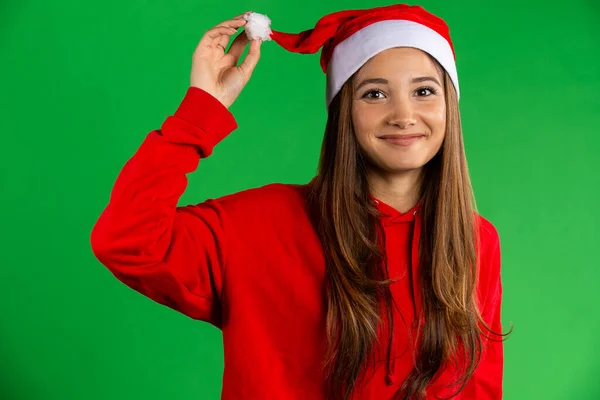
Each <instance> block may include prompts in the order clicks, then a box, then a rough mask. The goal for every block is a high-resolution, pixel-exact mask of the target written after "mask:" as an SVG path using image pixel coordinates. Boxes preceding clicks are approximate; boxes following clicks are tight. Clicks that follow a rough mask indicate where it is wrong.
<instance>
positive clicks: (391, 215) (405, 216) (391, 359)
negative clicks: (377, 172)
mask: <svg viewBox="0 0 600 400" xmlns="http://www.w3.org/2000/svg"><path fill="white" fill-rule="evenodd" d="M371 198H372V200H373V202H374V204H375V206H376V208H377V210H378V211H379V213H380V220H381V223H382V226H383V229H384V235H385V245H386V249H387V251H386V255H387V257H388V258H391V257H404V258H406V259H407V260H408V266H407V270H408V271H406V272H408V274H406V275H405V276H404V277H403V278H401V279H408V280H409V282H408V288H409V293H408V295H409V298H410V302H411V304H397V305H398V307H399V308H401V309H406V308H410V309H412V313H413V320H412V321H406V322H407V325H408V326H409V327H410V328H411V329H412V331H413V332H416V331H417V328H418V325H419V321H421V320H422V316H421V315H419V314H420V311H419V310H420V309H421V308H420V290H419V285H418V260H419V254H418V252H419V239H420V235H421V225H422V222H421V213H420V211H421V204H420V203H418V204H417V205H415V206H414V207H413V208H411V209H410V210H408V211H407V212H404V213H402V212H400V211H398V210H396V209H395V208H393V207H392V206H390V205H388V204H386V203H384V202H383V201H381V200H379V199H377V198H375V197H371ZM401 224H405V225H403V226H400V225H401ZM407 229H408V233H409V234H408V243H405V244H404V247H400V245H401V244H400V243H399V244H398V247H397V248H398V249H399V250H398V251H395V249H396V247H393V246H394V245H395V244H394V242H393V240H394V239H395V235H394V233H395V231H396V230H402V231H403V232H405V231H406V230H407ZM404 240H405V239H404ZM391 249H394V251H391ZM406 249H408V254H402V253H404V252H405V251H406ZM399 252H400V253H399ZM392 275H394V272H393V271H392V270H390V278H392V279H395V278H398V276H392ZM404 287H406V286H404ZM397 290H401V289H396V288H395V287H394V285H393V284H392V290H391V291H392V297H393V298H394V301H395V302H396V303H398V299H401V300H400V301H401V302H403V303H404V302H406V299H407V296H406V294H400V293H398V292H397ZM402 290H403V289H402ZM392 306H393V305H392ZM393 315H394V312H392V317H393ZM398 322H399V321H393V324H394V325H393V326H394V331H393V332H392V336H391V338H390V340H389V348H388V349H387V351H386V353H387V359H386V383H387V384H388V385H392V384H394V382H395V373H396V371H395V366H396V359H397V358H398V355H397V351H398V350H397V343H396V340H397V335H399V334H400V333H399V332H398V329H399V324H398ZM400 326H401V327H402V328H403V325H400Z"/></svg>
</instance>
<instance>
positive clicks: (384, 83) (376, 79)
mask: <svg viewBox="0 0 600 400" xmlns="http://www.w3.org/2000/svg"><path fill="white" fill-rule="evenodd" d="M369 83H379V84H382V85H387V84H388V83H389V82H388V80H387V79H383V78H371V79H365V80H364V81H362V82H361V83H360V84H359V85H358V86H357V87H356V90H358V89H360V88H361V87H363V86H365V85H368V84H369Z"/></svg>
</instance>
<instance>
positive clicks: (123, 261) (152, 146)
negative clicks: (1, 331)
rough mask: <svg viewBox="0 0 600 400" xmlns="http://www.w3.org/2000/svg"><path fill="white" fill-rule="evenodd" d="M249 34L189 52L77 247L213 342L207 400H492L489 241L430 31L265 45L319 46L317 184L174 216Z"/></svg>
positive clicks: (495, 333) (497, 284)
mask: <svg viewBox="0 0 600 400" xmlns="http://www.w3.org/2000/svg"><path fill="white" fill-rule="evenodd" d="M254 17H255V18H254ZM248 21H250V22H248ZM251 23H252V24H254V23H258V24H259V23H260V16H256V15H254V16H252V15H244V16H240V17H236V18H234V19H232V20H229V21H225V22H223V23H221V24H219V25H217V26H216V27H214V28H213V29H211V30H209V31H207V32H206V34H205V35H204V37H203V38H202V39H201V40H200V43H199V44H198V47H197V49H196V50H195V53H194V57H193V65H192V72H191V85H190V87H189V89H188V90H187V93H186V94H185V97H184V98H183V100H182V102H181V104H180V106H179V108H178V109H177V110H176V111H175V113H174V115H172V116H170V117H168V118H167V119H166V120H165V122H164V123H163V125H162V127H161V129H158V130H154V131H152V132H150V133H149V134H148V135H147V137H146V138H145V140H144V141H143V143H142V144H141V146H140V148H139V149H138V150H137V152H136V153H135V154H134V155H133V157H132V158H131V159H130V160H129V161H128V162H127V163H126V165H125V166H124V168H123V170H122V171H121V173H120V174H119V176H118V178H117V181H116V183H115V186H114V189H113V191H112V194H111V197H110V201H109V204H108V206H107V207H106V209H105V210H104V211H103V213H102V215H101V216H100V218H99V220H98V221H97V223H96V225H95V227H94V229H93V232H92V236H91V241H92V247H93V251H94V253H95V255H96V257H97V258H98V259H99V260H100V261H101V262H102V263H103V264H104V265H105V266H106V267H107V268H108V269H109V270H110V271H111V272H112V273H113V274H114V275H115V277H116V278H118V279H119V280H120V281H122V282H123V283H125V284H126V285H128V286H129V287H131V288H133V289H135V290H136V291H139V292H140V293H142V294H144V295H145V296H148V297H149V298H151V299H153V300H154V301H156V302H158V303H161V304H164V305H166V306H168V307H171V308H173V309H175V310H177V311H179V312H181V313H183V314H185V315H188V316H190V317H191V318H194V319H198V320H202V321H207V322H209V323H211V324H214V325H215V326H217V327H218V328H220V329H221V330H222V332H223V345H224V355H225V371H224V377H223V391H222V398H223V399H235V400H239V399H278V400H279V399H286V400H295V399H298V400H300V399H302V400H305V399H311V400H312V399H316V400H318V399H338V398H339V399H349V398H352V399H361V400H366V399H377V400H380V399H423V398H426V399H434V398H437V397H442V398H443V397H446V398H450V397H452V396H454V395H455V397H454V398H455V399H477V400H486V399H500V398H501V397H502V374H503V372H502V370H503V348H502V341H501V339H502V335H501V328H502V326H501V322H500V312H501V296H502V285H501V279H500V243H499V238H498V233H497V231H496V229H495V228H494V226H493V225H492V224H491V223H490V222H489V221H487V220H486V219H484V218H483V217H482V216H480V215H479V214H477V213H476V211H475V203H474V201H473V193H472V189H471V184H470V181H469V174H468V170H467V163H466V159H465V152H464V147H463V138H462V131H461V124H460V116H459V108H458V93H459V91H458V78H457V74H456V67H455V63H454V50H453V47H452V43H451V41H450V37H449V33H448V28H447V26H446V24H445V23H444V22H443V21H442V20H441V19H439V18H438V17H436V16H434V15H432V14H430V13H428V12H427V11H425V10H424V9H422V8H421V7H417V6H407V5H394V6H389V7H381V8H375V9H370V10H358V11H356V10H354V11H342V12H339V13H334V14H331V15H328V16H326V17H324V18H322V19H321V20H320V21H319V23H318V24H317V25H316V26H315V28H314V29H311V30H309V31H306V32H303V33H301V34H298V35H291V34H283V33H280V32H272V31H269V33H268V34H269V36H268V37H267V39H273V40H275V41H276V42H277V43H279V44H280V45H282V46H283V47H285V48H286V49H288V50H290V51H296V52H300V53H307V52H315V51H317V50H318V49H319V48H321V47H322V48H323V51H322V55H321V65H322V67H323V70H324V71H325V72H326V73H327V107H328V109H327V111H328V121H327V125H326V128H325V137H324V140H323V147H322V153H321V159H320V163H319V168H318V173H317V176H316V177H315V178H314V179H313V180H312V181H311V182H310V183H308V184H306V185H289V184H271V185H268V186H265V187H261V188H256V189H251V190H246V191H243V192H240V193H235V194H232V195H228V196H225V197H222V198H218V199H210V200H206V201H204V202H202V203H199V204H195V205H188V206H178V205H177V204H178V200H179V198H180V196H181V195H182V194H183V192H184V190H185V188H186V185H187V180H186V174H188V173H190V172H193V171H194V170H195V169H196V168H197V166H198V163H199V161H200V160H201V159H203V158H206V157H208V156H209V155H210V154H211V153H212V151H213V148H214V146H215V145H217V143H218V142H219V141H220V140H222V139H223V138H224V137H225V136H227V135H228V134H229V133H231V132H232V131H233V130H235V128H236V127H237V126H236V122H235V120H234V118H233V116H232V115H231V114H230V112H229V111H228V107H229V106H230V105H231V104H232V103H233V102H234V100H235V99H236V98H237V96H238V95H239V94H240V91H241V90H242V88H243V87H244V85H245V84H246V83H247V82H248V79H249V78H250V75H251V73H252V71H253V69H254V67H255V66H256V64H257V62H258V60H259V55H260V47H261V40H258V39H257V40H250V39H249V38H248V36H251V35H250V34H248V35H246V34H240V35H239V36H238V37H237V38H236V39H235V40H234V41H233V43H232V45H231V48H230V49H229V51H228V52H225V47H226V46H227V44H228V43H229V40H230V37H231V36H232V35H233V34H234V33H235V32H236V31H237V30H238V29H239V28H241V27H244V26H245V25H246V24H248V26H247V27H246V29H247V28H249V25H250V24H251ZM249 41H251V44H250V48H249V52H248V54H247V56H246V57H245V58H244V60H243V61H242V62H241V63H240V64H239V66H238V60H239V58H240V56H241V54H242V52H243V50H244V48H245V47H246V46H247V45H248V42H249Z"/></svg>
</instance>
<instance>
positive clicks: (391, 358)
mask: <svg viewBox="0 0 600 400" xmlns="http://www.w3.org/2000/svg"><path fill="white" fill-rule="evenodd" d="M418 212H419V210H415V211H414V213H413V215H414V217H415V218H414V220H413V233H412V240H411V246H410V249H411V251H410V266H409V273H410V276H409V279H410V281H411V282H410V295H411V298H412V306H413V315H414V317H413V322H412V328H413V330H415V329H416V328H417V327H418V325H419V321H420V318H419V316H418V315H417V309H418V308H417V303H418V302H420V298H421V295H420V292H419V290H418V287H419V286H418V284H417V282H418V266H419V239H420V236H421V217H420V216H417V213H418ZM392 319H393V314H392ZM390 323H392V324H393V321H390ZM391 335H392V337H391V339H390V341H389V346H390V348H389V349H388V359H387V363H386V367H387V373H386V376H385V382H386V384H387V385H392V384H393V383H394V375H395V373H396V357H397V356H396V346H395V343H394V342H395V335H394V332H393V331H392V333H391Z"/></svg>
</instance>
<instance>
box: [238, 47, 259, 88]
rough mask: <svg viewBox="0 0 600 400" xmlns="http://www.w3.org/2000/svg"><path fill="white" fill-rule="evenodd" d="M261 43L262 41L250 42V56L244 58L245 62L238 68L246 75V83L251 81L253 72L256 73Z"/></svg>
mask: <svg viewBox="0 0 600 400" xmlns="http://www.w3.org/2000/svg"><path fill="white" fill-rule="evenodd" d="M261 43H262V41H261V40H253V41H252V42H250V49H248V54H246V57H244V61H243V62H242V63H241V64H240V66H239V67H238V68H239V69H240V71H241V72H242V74H243V75H244V78H245V80H246V82H248V79H250V76H251V75H252V71H254V68H255V67H256V64H257V63H258V60H259V59H260V45H261Z"/></svg>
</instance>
